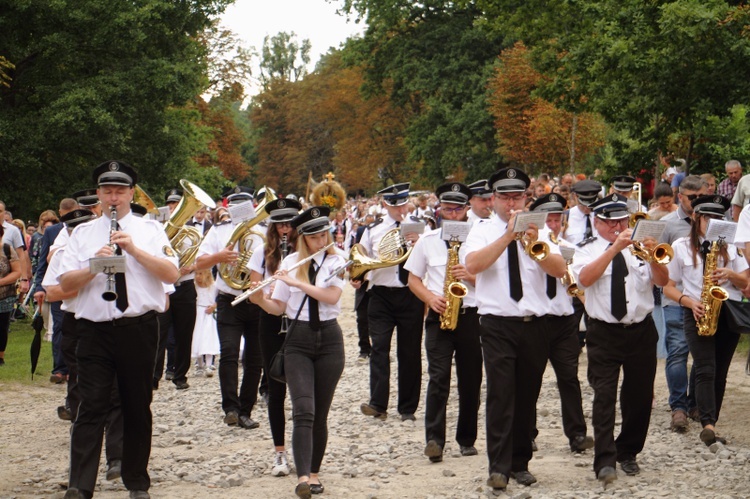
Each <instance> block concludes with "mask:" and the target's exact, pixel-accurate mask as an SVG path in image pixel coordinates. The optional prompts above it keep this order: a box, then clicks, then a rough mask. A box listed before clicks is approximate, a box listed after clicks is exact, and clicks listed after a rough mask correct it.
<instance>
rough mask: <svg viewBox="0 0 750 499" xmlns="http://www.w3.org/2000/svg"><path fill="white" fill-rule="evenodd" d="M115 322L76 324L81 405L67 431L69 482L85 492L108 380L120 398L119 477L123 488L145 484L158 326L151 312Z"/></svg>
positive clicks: (94, 466) (106, 406) (90, 485)
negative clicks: (121, 443)
mask: <svg viewBox="0 0 750 499" xmlns="http://www.w3.org/2000/svg"><path fill="white" fill-rule="evenodd" d="M117 324H118V325H115V324H113V322H111V321H110V322H91V321H87V320H79V321H78V324H77V328H76V329H77V331H78V333H79V336H80V337H79V340H78V347H77V348H76V358H77V359H78V388H79V391H80V395H81V404H80V406H79V408H78V417H77V418H76V420H75V422H74V423H73V430H72V432H71V435H70V479H69V487H75V488H78V489H80V490H81V491H83V492H84V494H87V495H89V496H90V495H91V494H93V490H94V487H95V485H96V476H97V471H98V468H99V456H100V454H101V450H102V435H103V433H104V426H105V424H106V420H107V416H108V414H109V411H110V407H111V403H112V385H113V384H114V383H117V387H118V389H119V392H120V398H121V401H122V415H123V445H122V481H123V483H124V484H125V487H127V488H128V490H148V488H149V486H150V485H151V481H150V478H149V475H148V470H147V467H148V460H149V456H150V454H151V426H152V418H151V395H152V388H151V383H152V377H153V373H154V358H155V354H156V346H157V342H158V327H159V326H158V324H157V320H156V314H155V313H153V312H149V313H147V314H144V315H142V316H141V317H139V318H133V319H129V320H127V321H123V322H121V323H117Z"/></svg>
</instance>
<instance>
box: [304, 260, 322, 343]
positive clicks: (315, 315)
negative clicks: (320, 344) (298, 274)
mask: <svg viewBox="0 0 750 499" xmlns="http://www.w3.org/2000/svg"><path fill="white" fill-rule="evenodd" d="M315 267H316V264H315V262H314V261H313V262H312V263H311V264H310V269H309V270H308V271H307V277H308V278H309V279H310V284H312V285H313V286H315V275H316V274H317V273H318V272H317V271H316V270H315ZM307 310H308V312H309V315H310V328H311V329H312V330H313V331H320V312H319V311H318V300H316V299H315V298H313V297H312V296H310V295H308V308H307Z"/></svg>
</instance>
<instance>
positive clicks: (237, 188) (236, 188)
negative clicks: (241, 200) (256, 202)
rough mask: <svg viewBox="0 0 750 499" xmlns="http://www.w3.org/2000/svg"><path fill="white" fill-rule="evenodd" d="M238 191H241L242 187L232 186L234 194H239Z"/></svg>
mask: <svg viewBox="0 0 750 499" xmlns="http://www.w3.org/2000/svg"><path fill="white" fill-rule="evenodd" d="M240 192H242V189H240V187H239V186H237V187H235V188H234V193H235V194H239V193H240Z"/></svg>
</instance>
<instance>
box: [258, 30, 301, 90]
mask: <svg viewBox="0 0 750 499" xmlns="http://www.w3.org/2000/svg"><path fill="white" fill-rule="evenodd" d="M311 48H312V45H311V44H310V40H308V39H304V40H302V44H300V43H298V42H297V35H296V34H295V33H294V31H292V32H291V33H286V32H284V31H282V32H280V33H278V34H277V35H275V36H271V37H269V36H266V37H265V38H264V39H263V50H262V55H261V61H260V81H261V83H262V84H263V88H268V86H269V85H270V83H271V82H272V81H274V80H283V81H297V80H299V79H300V78H302V77H304V76H305V75H306V74H307V65H308V64H309V63H310V49H311Z"/></svg>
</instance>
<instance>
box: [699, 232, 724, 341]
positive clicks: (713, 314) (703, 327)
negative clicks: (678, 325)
mask: <svg viewBox="0 0 750 499" xmlns="http://www.w3.org/2000/svg"><path fill="white" fill-rule="evenodd" d="M718 255H719V242H718V241H714V242H713V243H711V250H710V251H709V252H708V254H707V255H706V264H705V267H704V269H703V288H702V289H701V303H702V304H703V308H704V310H705V313H704V314H703V315H702V316H701V318H700V319H698V320H697V321H696V323H695V325H696V327H697V329H698V336H713V335H714V334H716V326H717V325H718V324H719V312H720V311H721V302H723V301H725V300H726V299H727V298H729V294H728V293H727V291H726V290H725V289H724V288H722V287H721V286H716V285H715V284H714V283H713V279H712V277H711V276H712V274H713V273H714V270H716V261H717V259H718Z"/></svg>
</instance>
